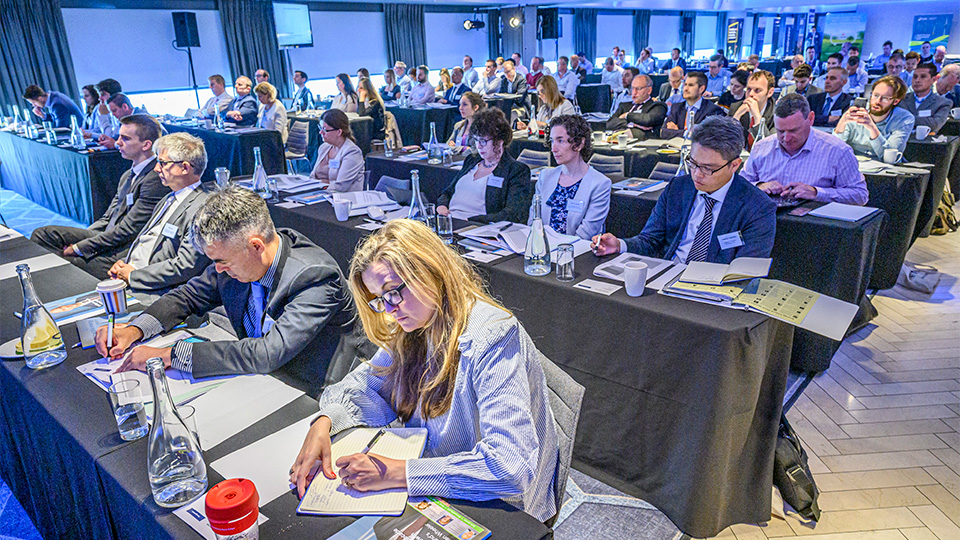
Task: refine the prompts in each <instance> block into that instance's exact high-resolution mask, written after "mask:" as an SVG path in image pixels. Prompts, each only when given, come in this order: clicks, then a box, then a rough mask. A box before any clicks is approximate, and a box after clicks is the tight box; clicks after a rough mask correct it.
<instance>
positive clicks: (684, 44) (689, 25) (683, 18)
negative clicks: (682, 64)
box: [680, 11, 697, 58]
mask: <svg viewBox="0 0 960 540" xmlns="http://www.w3.org/2000/svg"><path fill="white" fill-rule="evenodd" d="M696 30H697V12H696V11H681V12H680V50H681V51H683V55H684V56H686V57H687V58H689V57H691V56H693V52H694V44H695V43H696V41H695V40H694V34H695V33H696Z"/></svg>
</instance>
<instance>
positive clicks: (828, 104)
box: [820, 96, 833, 116]
mask: <svg viewBox="0 0 960 540" xmlns="http://www.w3.org/2000/svg"><path fill="white" fill-rule="evenodd" d="M832 105H833V98H832V97H830V96H827V97H826V98H825V99H824V100H823V111H821V112H820V114H821V115H822V116H829V115H830V107H831V106H832Z"/></svg>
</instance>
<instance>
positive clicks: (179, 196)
mask: <svg viewBox="0 0 960 540" xmlns="http://www.w3.org/2000/svg"><path fill="white" fill-rule="evenodd" d="M198 187H200V180H197V181H196V182H194V183H192V184H190V185H189V186H185V187H182V188H180V189H178V190H176V191H174V192H173V194H172V196H173V198H175V199H176V202H178V203H181V202H183V200H184V199H186V198H187V195H189V194H190V193H192V192H193V190H195V189H197V188H198Z"/></svg>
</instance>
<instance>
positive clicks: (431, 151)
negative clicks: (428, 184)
mask: <svg viewBox="0 0 960 540" xmlns="http://www.w3.org/2000/svg"><path fill="white" fill-rule="evenodd" d="M427 163H429V164H430V165H440V164H441V163H443V149H442V148H441V147H440V143H438V142H437V123H436V122H430V142H428V143H427Z"/></svg>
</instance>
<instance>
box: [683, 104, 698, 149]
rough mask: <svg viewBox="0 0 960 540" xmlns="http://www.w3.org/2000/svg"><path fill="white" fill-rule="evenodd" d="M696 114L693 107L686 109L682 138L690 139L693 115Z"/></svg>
mask: <svg viewBox="0 0 960 540" xmlns="http://www.w3.org/2000/svg"><path fill="white" fill-rule="evenodd" d="M694 114H696V111H694V110H693V109H687V117H686V119H685V120H684V123H683V138H684V139H686V140H688V141H689V140H690V136H691V135H692V134H693V117H694Z"/></svg>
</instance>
